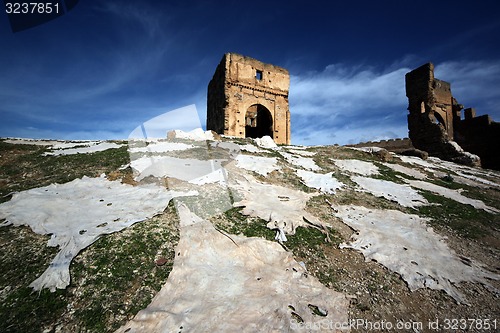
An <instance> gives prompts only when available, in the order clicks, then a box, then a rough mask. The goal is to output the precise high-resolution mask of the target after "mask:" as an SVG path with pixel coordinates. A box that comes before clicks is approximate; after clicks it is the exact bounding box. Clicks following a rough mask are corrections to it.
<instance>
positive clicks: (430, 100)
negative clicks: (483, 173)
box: [405, 63, 480, 165]
mask: <svg viewBox="0 0 500 333" xmlns="http://www.w3.org/2000/svg"><path fill="white" fill-rule="evenodd" d="M405 81H406V96H407V97H408V111H409V114H408V130H409V133H408V136H409V137H410V139H411V141H412V144H413V146H414V147H415V148H418V149H421V150H425V151H427V152H428V153H429V154H430V155H432V156H437V157H440V158H442V159H445V160H451V161H454V162H457V163H461V164H467V165H479V164H480V160H479V158H478V157H477V156H475V155H472V154H469V153H465V152H464V151H463V150H462V148H461V147H460V146H459V145H458V144H457V143H456V142H455V141H454V138H455V136H456V135H457V134H458V133H455V131H454V130H455V127H456V126H457V124H458V123H460V111H461V110H462V109H463V106H462V105H460V104H458V103H457V101H456V100H455V98H454V97H453V96H452V94H451V87H450V84H449V83H448V82H445V81H441V80H438V79H436V78H435V77H434V65H433V64H432V63H427V64H425V65H423V66H420V67H419V68H417V69H414V70H413V71H411V72H409V73H407V74H406V76H405Z"/></svg>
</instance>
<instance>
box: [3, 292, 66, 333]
mask: <svg viewBox="0 0 500 333" xmlns="http://www.w3.org/2000/svg"><path fill="white" fill-rule="evenodd" d="M66 294H67V292H66V291H65V290H57V291H56V292H54V293H52V292H50V291H49V290H47V289H44V290H41V291H40V292H34V291H33V289H32V288H31V287H22V288H19V289H17V290H15V291H14V292H12V293H11V294H9V296H8V297H7V299H6V300H5V301H4V302H2V308H1V311H0V331H1V332H4V333H7V332H41V331H42V330H43V327H45V326H48V327H50V323H51V322H52V321H53V320H54V318H58V317H59V316H61V314H62V313H63V312H64V311H65V310H66V306H67V300H66Z"/></svg>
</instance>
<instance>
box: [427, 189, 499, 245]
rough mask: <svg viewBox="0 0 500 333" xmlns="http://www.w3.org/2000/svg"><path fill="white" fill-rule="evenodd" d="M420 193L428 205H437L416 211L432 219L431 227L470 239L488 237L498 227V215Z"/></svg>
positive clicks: (429, 193) (433, 195)
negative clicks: (441, 228)
mask: <svg viewBox="0 0 500 333" xmlns="http://www.w3.org/2000/svg"><path fill="white" fill-rule="evenodd" d="M421 193H422V195H423V196H424V197H425V198H426V199H427V200H428V201H429V202H430V203H435V204H438V205H427V206H421V207H419V209H418V210H419V213H420V214H422V215H424V216H427V217H430V218H431V219H432V220H431V222H430V223H431V224H432V225H436V226H439V227H447V228H450V229H452V230H454V231H455V232H457V233H458V234H459V235H460V236H462V237H466V238H472V239H477V238H481V237H483V236H486V235H489V234H490V233H491V230H492V229H498V228H499V227H500V217H499V215H498V214H490V213H488V212H486V211H484V210H482V209H476V208H474V207H473V206H471V205H464V204H461V203H459V202H456V201H454V200H451V199H447V198H444V197H442V196H440V195H437V194H434V193H431V192H429V191H421Z"/></svg>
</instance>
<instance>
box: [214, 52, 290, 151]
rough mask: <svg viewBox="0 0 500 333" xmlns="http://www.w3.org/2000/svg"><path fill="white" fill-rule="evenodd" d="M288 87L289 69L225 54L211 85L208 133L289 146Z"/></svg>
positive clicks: (233, 54)
mask: <svg viewBox="0 0 500 333" xmlns="http://www.w3.org/2000/svg"><path fill="white" fill-rule="evenodd" d="M289 87H290V76H289V74H288V71H287V70H286V69H284V68H281V67H278V66H274V65H271V64H265V63H263V62H260V61H258V60H255V59H252V58H249V57H245V56H242V55H239V54H235V53H226V54H225V55H224V56H223V57H222V60H221V62H220V63H219V65H218V66H217V69H216V70H215V73H214V75H213V78H212V80H211V81H210V83H209V85H208V98H207V130H212V131H214V132H216V133H219V134H224V135H229V136H235V137H241V138H248V137H250V138H260V137H263V136H265V135H269V136H270V137H271V138H273V140H274V141H275V142H276V143H277V144H290V111H289V108H288V89H289Z"/></svg>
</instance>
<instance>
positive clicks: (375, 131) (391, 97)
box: [290, 64, 410, 144]
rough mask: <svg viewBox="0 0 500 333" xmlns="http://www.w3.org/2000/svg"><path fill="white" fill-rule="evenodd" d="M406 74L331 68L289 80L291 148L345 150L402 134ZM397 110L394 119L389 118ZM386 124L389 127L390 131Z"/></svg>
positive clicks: (393, 70)
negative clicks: (351, 145) (340, 147)
mask: <svg viewBox="0 0 500 333" xmlns="http://www.w3.org/2000/svg"><path fill="white" fill-rule="evenodd" d="M409 70H410V69H409V68H395V69H394V68H392V69H390V70H386V71H383V70H382V71H379V70H376V69H373V68H370V67H350V66H345V65H343V64H334V65H329V66H327V67H326V68H325V69H324V70H323V71H322V72H310V73H306V74H304V75H298V76H297V75H296V76H292V77H291V89H290V108H291V111H292V140H293V142H294V143H297V144H319V143H321V144H334V143H339V144H346V143H354V142H359V141H366V140H374V139H385V138H390V137H393V136H394V135H398V136H399V135H401V134H403V133H405V132H406V127H405V124H402V122H404V120H405V119H406V111H405V110H406V104H407V102H406V96H405V87H404V75H405V73H407V72H408V71H409ZM395 110H396V111H395ZM397 110H400V112H401V115H400V116H398V115H397V114H395V112H397ZM388 122H389V125H391V126H392V127H393V128H391V129H390V130H388V128H387V126H388ZM394 123H396V124H400V125H401V126H400V125H394ZM400 127H402V128H403V130H400Z"/></svg>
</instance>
